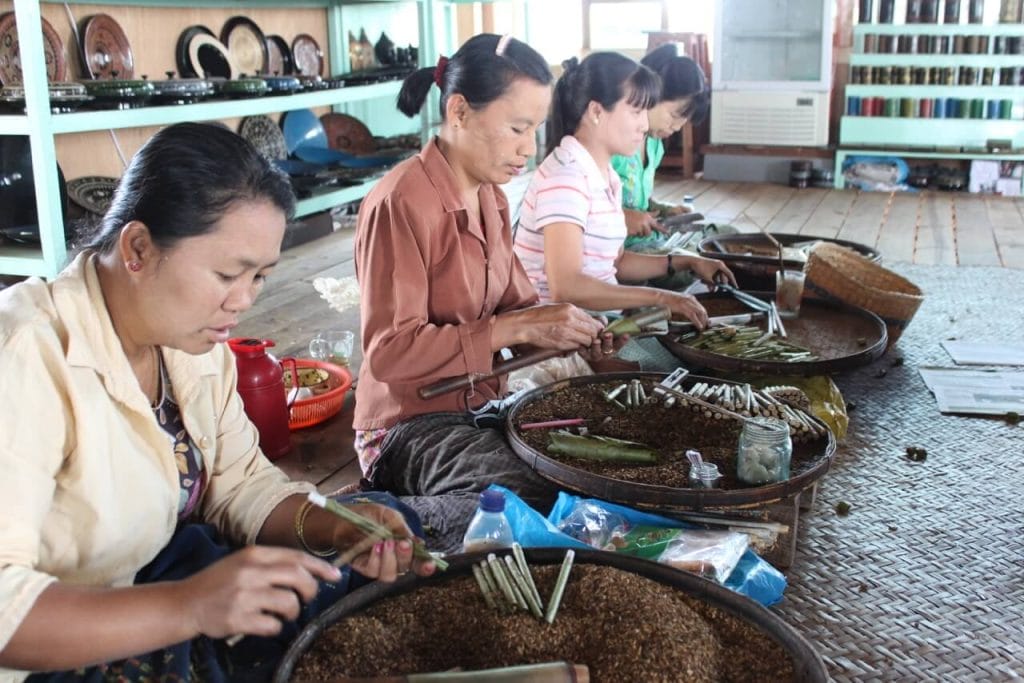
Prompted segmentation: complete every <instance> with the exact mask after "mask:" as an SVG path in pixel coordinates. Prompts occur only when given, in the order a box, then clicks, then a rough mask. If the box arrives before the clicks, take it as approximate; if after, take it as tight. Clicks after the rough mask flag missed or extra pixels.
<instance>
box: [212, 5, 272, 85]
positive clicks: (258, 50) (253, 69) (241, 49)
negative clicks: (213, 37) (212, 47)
mask: <svg viewBox="0 0 1024 683" xmlns="http://www.w3.org/2000/svg"><path fill="white" fill-rule="evenodd" d="M220 42H222V43H224V45H225V46H227V48H228V53H229V54H230V55H231V59H232V60H233V61H234V63H235V66H236V67H238V70H239V73H243V74H246V75H248V76H256V75H258V74H264V73H267V61H268V55H267V40H266V38H265V37H264V35H263V31H261V30H260V27H259V26H257V25H256V22H254V21H253V20H252V19H249V18H248V17H242V16H235V17H231V18H230V19H228V20H227V21H226V22H224V28H222V29H221V30H220Z"/></svg>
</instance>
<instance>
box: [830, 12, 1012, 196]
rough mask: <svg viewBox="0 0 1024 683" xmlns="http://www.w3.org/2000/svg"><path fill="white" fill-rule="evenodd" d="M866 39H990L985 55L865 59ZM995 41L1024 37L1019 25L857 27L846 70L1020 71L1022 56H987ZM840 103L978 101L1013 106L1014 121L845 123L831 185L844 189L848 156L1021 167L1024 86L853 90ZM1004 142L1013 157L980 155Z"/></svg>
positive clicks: (877, 119) (852, 119) (856, 119)
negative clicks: (1005, 101) (866, 100)
mask: <svg viewBox="0 0 1024 683" xmlns="http://www.w3.org/2000/svg"><path fill="white" fill-rule="evenodd" d="M865 34H876V35H878V36H892V38H893V40H894V41H895V40H896V37H897V36H900V35H916V36H949V37H950V39H951V40H952V38H953V37H954V36H958V35H959V36H975V35H976V36H988V37H989V43H990V52H989V54H920V53H898V52H896V53H865V52H864V36H865ZM996 36H1008V37H1022V38H1024V26H1022V25H1019V24H859V25H857V26H855V27H854V47H855V51H854V53H853V54H852V55H850V66H851V68H853V67H857V66H867V67H872V66H894V65H898V66H905V67H915V66H916V67H965V66H966V67H977V68H983V67H992V68H994V69H995V70H996V71H998V70H999V68H1000V67H1018V68H1024V55H1021V54H992V53H991V49H992V45H991V44H992V43H993V42H994V39H995V37H996ZM845 94H846V97H901V98H902V97H910V98H915V99H920V98H940V97H941V98H981V99H986V98H988V99H1011V100H1013V101H1014V114H1015V116H1016V118H1012V119H978V118H919V117H916V116H915V117H890V116H848V115H844V116H843V117H842V118H841V119H840V124H839V148H838V149H837V150H836V159H835V185H836V187H843V186H844V179H843V174H842V168H843V162H844V161H845V160H846V157H848V156H851V155H876V156H877V155H882V156H899V157H913V158H922V159H993V160H1000V161H1024V153H1020V151H1019V150H1020V149H1021V148H1022V147H1024V118H1021V109H1022V106H1021V104H1022V103H1024V87H1022V86H1020V85H1017V86H1011V85H997V84H993V85H902V84H878V83H874V84H855V85H850V84H848V85H847V86H846V93H845ZM990 139H1002V140H1010V141H1011V142H1012V149H1013V150H1015V151H1010V152H999V153H986V152H985V151H982V150H985V147H986V141H987V140H990Z"/></svg>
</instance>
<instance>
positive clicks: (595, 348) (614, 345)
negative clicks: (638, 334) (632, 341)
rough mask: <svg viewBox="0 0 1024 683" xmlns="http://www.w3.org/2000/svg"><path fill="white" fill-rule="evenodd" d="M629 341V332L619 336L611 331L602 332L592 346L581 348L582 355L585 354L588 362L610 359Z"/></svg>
mask: <svg viewBox="0 0 1024 683" xmlns="http://www.w3.org/2000/svg"><path fill="white" fill-rule="evenodd" d="M628 341H629V335H628V334H621V335H619V336H618V337H616V336H614V335H612V333H611V332H602V333H601V334H600V335H598V337H597V339H595V340H594V343H593V344H591V345H590V346H588V347H586V348H584V349H580V355H581V356H583V360H585V361H587V362H588V363H597V362H599V361H602V360H608V359H609V358H611V357H612V356H614V355H615V354H616V353H618V351H619V349H621V348H622V347H623V346H625V345H626V342H628Z"/></svg>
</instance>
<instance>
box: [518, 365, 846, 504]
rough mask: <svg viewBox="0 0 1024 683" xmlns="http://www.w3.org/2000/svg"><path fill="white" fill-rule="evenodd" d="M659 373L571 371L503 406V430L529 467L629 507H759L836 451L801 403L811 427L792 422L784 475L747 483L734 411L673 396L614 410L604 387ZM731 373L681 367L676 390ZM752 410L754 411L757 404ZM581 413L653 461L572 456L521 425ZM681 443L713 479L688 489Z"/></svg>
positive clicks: (809, 479) (811, 475)
mask: <svg viewBox="0 0 1024 683" xmlns="http://www.w3.org/2000/svg"><path fill="white" fill-rule="evenodd" d="M664 378H665V375H663V374H660V373H607V374H600V375H590V376H587V377H574V378H571V379H566V380H561V381H558V382H554V383H552V384H548V385H546V386H543V387H538V388H536V389H533V390H531V391H529V392H527V393H526V394H524V395H523V396H521V397H520V398H519V399H518V400H517V401H516V403H515V404H514V405H513V406H512V408H511V409H510V410H509V413H508V416H507V418H506V424H505V431H506V434H507V435H508V439H509V442H510V444H511V446H512V449H513V450H514V451H515V452H516V454H517V455H519V457H520V458H522V459H523V460H524V461H526V462H527V463H528V464H529V465H530V466H531V467H532V468H533V469H534V470H535V471H536V472H537V473H538V474H540V475H541V476H543V477H545V478H546V479H548V480H550V481H552V482H554V483H556V484H558V485H559V486H560V487H562V488H567V489H571V490H573V491H577V492H580V493H583V494H585V495H588V496H592V497H594V498H599V499H602V500H607V501H612V502H616V503H620V504H623V505H630V506H633V507H638V508H647V509H652V510H659V511H666V512H670V511H672V510H679V511H683V510H687V511H689V510H728V509H730V508H760V507H762V506H764V505H766V504H768V503H771V502H774V501H778V500H781V499H784V498H788V497H790V496H792V495H794V494H796V493H798V492H800V491H803V490H804V489H805V488H807V487H808V486H810V485H811V484H813V483H814V482H815V481H817V480H818V479H819V478H821V477H822V476H824V475H825V473H826V472H827V471H828V468H829V465H830V464H831V462H832V457H833V455H834V454H835V450H836V440H835V436H834V435H833V434H832V432H831V431H830V430H829V429H828V427H827V426H826V425H825V424H824V423H823V422H821V421H820V420H818V419H817V418H815V417H813V416H812V415H810V414H809V413H806V412H803V411H801V414H802V416H803V419H804V420H806V421H807V422H808V423H809V424H811V425H813V427H814V429H813V430H798V429H794V430H793V432H794V438H793V458H792V462H791V465H790V478H789V479H788V480H786V481H783V482H777V483H772V484H765V485H761V486H749V485H746V484H744V483H743V482H741V481H739V480H738V479H737V478H736V453H737V447H738V445H739V435H740V430H741V428H742V422H743V419H744V418H745V417H746V415H744V414H743V413H744V412H746V413H748V414H749V413H750V411H746V410H743V411H740V412H736V411H732V410H727V409H720V408H716V406H714V405H711V404H709V403H708V402H706V401H703V400H701V401H696V400H694V401H690V402H688V403H689V405H684V403H687V402H685V401H682V400H679V401H677V402H675V404H674V405H672V406H671V407H669V406H666V405H665V403H664V402H663V401H656V402H651V403H649V404H646V405H643V406H639V407H634V408H628V409H625V410H623V409H622V408H620V407H619V406H617V405H615V404H613V403H610V402H609V401H607V400H606V399H605V395H606V394H607V393H608V392H610V391H611V390H612V389H615V388H616V387H618V386H620V385H621V384H623V383H624V382H629V381H630V380H632V379H638V380H640V382H641V383H642V386H643V387H644V390H645V393H646V394H647V396H652V395H653V394H654V385H655V384H657V383H659V382H660V381H661V380H663V379H664ZM701 384H703V385H720V384H726V385H732V386H737V387H742V386H745V385H739V384H738V383H735V382H726V381H723V380H719V379H710V378H707V377H699V376H695V375H690V376H688V377H687V378H686V379H685V380H684V381H683V383H682V385H680V387H679V389H680V391H682V392H684V393H685V392H687V391H690V390H693V389H694V388H695V387H698V386H699V385H701ZM758 414H760V413H758ZM581 417H582V418H585V419H586V421H587V422H586V426H587V431H588V432H589V434H591V435H594V436H607V437H612V438H615V439H623V440H626V441H632V442H636V443H641V444H644V445H645V446H647V447H649V448H651V449H653V450H654V451H655V452H656V453H657V455H658V461H657V462H656V463H654V464H646V463H643V464H640V463H629V462H606V461H594V460H589V459H581V458H573V457H569V456H565V455H559V454H556V453H553V452H552V451H550V450H549V447H550V436H549V434H548V431H547V430H544V429H529V430H524V429H521V428H520V425H522V424H524V423H535V422H545V421H551V420H569V419H574V418H581ZM687 449H695V450H697V451H699V452H700V453H701V455H702V456H703V458H704V460H705V461H706V462H712V463H715V464H716V465H718V469H719V471H720V472H721V473H722V479H721V480H720V482H719V488H713V489H703V488H690V484H689V466H688V461H687V459H686V456H685V452H686V450H687Z"/></svg>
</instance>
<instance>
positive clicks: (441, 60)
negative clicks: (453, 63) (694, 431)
mask: <svg viewBox="0 0 1024 683" xmlns="http://www.w3.org/2000/svg"><path fill="white" fill-rule="evenodd" d="M447 68H448V58H447V57H445V56H444V55H441V56H440V57H438V58H437V66H435V67H434V83H436V84H437V87H438V88H442V89H443V88H444V70H445V69H447Z"/></svg>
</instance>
